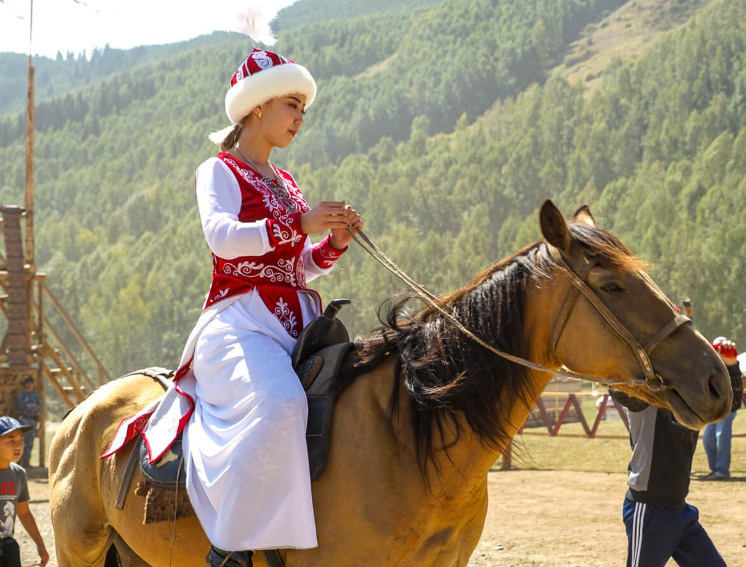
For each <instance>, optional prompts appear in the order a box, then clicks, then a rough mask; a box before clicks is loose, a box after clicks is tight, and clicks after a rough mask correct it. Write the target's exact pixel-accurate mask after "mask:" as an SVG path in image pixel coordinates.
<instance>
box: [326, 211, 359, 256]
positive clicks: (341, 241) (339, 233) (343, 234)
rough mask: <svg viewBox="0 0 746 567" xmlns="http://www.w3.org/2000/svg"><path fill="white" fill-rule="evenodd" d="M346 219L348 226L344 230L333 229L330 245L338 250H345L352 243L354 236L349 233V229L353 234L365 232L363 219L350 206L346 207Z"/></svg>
mask: <svg viewBox="0 0 746 567" xmlns="http://www.w3.org/2000/svg"><path fill="white" fill-rule="evenodd" d="M345 218H346V219H347V226H346V227H345V228H343V229H338V228H335V229H332V235H331V238H330V239H329V244H331V245H332V248H336V249H337V250H344V249H345V248H347V245H348V244H349V243H350V242H351V241H352V236H351V235H350V233H349V232H347V230H348V229H349V230H351V231H353V232H355V231H357V230H363V219H362V217H361V216H360V213H358V212H357V211H356V210H355V209H353V208H352V207H351V206H349V205H347V206H345Z"/></svg>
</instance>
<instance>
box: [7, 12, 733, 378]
mask: <svg viewBox="0 0 746 567" xmlns="http://www.w3.org/2000/svg"><path fill="white" fill-rule="evenodd" d="M361 1H362V0H361ZM632 4H633V3H623V2H613V1H611V0H609V1H608V2H606V1H604V0H600V1H599V0H588V1H584V0H578V1H576V2H572V3H568V2H565V1H564V0H531V1H526V2H520V3H515V2H507V1H499V0H442V1H441V2H439V3H437V4H432V5H431V4H423V5H419V6H411V5H405V6H403V7H396V8H394V7H392V8H391V9H389V10H385V11H380V12H376V11H373V12H370V13H366V14H360V15H357V16H355V17H351V18H339V19H336V20H333V21H328V22H318V21H317V22H313V23H310V24H307V25H303V26H299V27H297V28H294V29H288V30H286V31H285V32H283V35H282V37H281V41H282V46H283V48H286V49H287V51H286V52H285V53H286V54H287V55H289V56H290V57H293V58H295V59H296V60H299V61H302V62H303V63H304V64H306V65H307V66H308V67H309V68H310V69H312V70H313V71H314V73H315V74H316V76H317V77H318V79H319V81H318V82H319V86H320V89H319V97H318V102H316V103H315V104H314V107H313V108H312V109H311V110H310V111H309V113H308V114H307V116H306V124H305V125H304V128H303V130H302V132H301V134H300V136H299V137H298V139H297V140H296V141H295V142H294V143H293V145H292V146H291V147H290V148H289V149H288V150H287V151H282V152H279V151H278V152H276V153H275V154H273V161H274V162H275V163H277V164H278V165H280V166H284V167H286V168H288V169H289V170H291V171H292V172H293V174H294V176H295V177H296V179H297V180H298V181H299V183H300V185H301V187H302V188H303V190H304V192H305V193H306V194H307V196H308V198H309V200H310V201H311V202H317V201H319V200H321V199H330V198H333V199H345V200H347V201H348V202H350V203H352V204H354V205H355V206H356V207H357V208H358V209H359V210H361V211H362V212H363V214H364V215H365V218H366V223H367V225H366V226H367V227H368V230H367V231H368V233H369V234H370V235H371V236H373V237H374V238H375V239H376V240H377V241H378V242H379V244H380V245H381V246H382V248H383V249H384V250H386V252H387V253H388V254H389V255H390V256H391V257H392V258H393V259H394V260H395V261H396V262H397V264H399V265H400V266H402V267H403V268H405V270H406V271H408V272H409V273H411V275H412V276H414V277H415V278H416V279H418V280H419V281H421V282H423V283H424V284H425V285H426V287H428V288H429V289H431V290H432V291H434V292H437V293H441V292H444V291H446V290H449V289H453V288H454V287H457V286H459V285H462V284H463V283H464V282H465V280H466V279H467V278H468V277H469V274H471V273H474V272H475V271H477V270H478V269H480V268H482V267H484V266H485V265H487V264H488V263H490V262H491V261H494V260H495V259H496V258H499V257H504V256H507V255H509V254H511V253H512V252H514V251H515V250H516V249H517V248H519V247H520V246H522V245H523V244H526V243H527V242H529V241H531V240H532V239H534V238H536V237H537V236H538V234H537V230H536V226H537V224H536V210H537V207H538V205H539V203H540V202H541V201H542V200H543V199H544V198H547V197H551V198H553V199H554V200H555V201H556V202H557V203H558V204H559V205H560V207H561V208H562V210H563V211H564V212H565V213H567V214H570V213H571V212H572V211H573V210H575V208H577V206H578V205H580V204H582V203H588V204H590V205H591V206H592V208H593V210H594V213H595V214H596V216H597V218H598V219H599V221H600V222H601V223H602V224H603V225H604V226H607V227H610V228H612V229H614V231H615V232H617V233H618V234H619V235H620V236H621V237H623V239H624V241H625V242H626V243H627V244H628V245H629V246H630V247H631V248H632V249H633V250H634V251H635V252H638V253H639V254H641V255H642V257H643V258H644V259H645V260H648V261H650V262H651V269H652V271H653V274H654V276H655V277H656V279H657V280H658V281H659V282H660V283H661V286H662V287H663V289H664V290H665V291H666V292H667V293H669V294H670V295H671V296H672V297H674V298H680V297H683V296H684V295H691V296H692V297H693V298H694V300H695V305H696V306H698V307H700V308H701V310H699V311H698V315H697V317H698V318H697V324H698V327H699V328H700V329H701V330H702V331H703V332H705V333H706V334H708V335H709V334H713V333H714V334H716V335H717V334H728V335H731V336H734V337H736V338H737V340H740V341H742V342H744V344H746V333H745V332H744V326H743V323H741V321H743V320H745V319H746V304H745V303H746V298H744V297H743V296H742V294H740V291H739V289H740V288H739V287H738V282H740V281H742V280H743V277H744V275H746V273H745V272H746V265H745V264H744V262H743V261H741V259H742V258H746V234H744V231H745V230H746V219H744V218H742V217H743V214H744V212H743V211H744V208H743V206H742V203H743V200H744V199H746V183H744V182H743V173H744V172H745V171H746V168H744V166H743V165H742V162H743V157H742V156H743V155H746V153H745V152H744V151H743V148H744V147H745V146H744V144H746V142H745V141H744V140H746V133H744V126H745V125H746V105H744V104H743V101H742V93H743V92H746V75H744V71H742V69H746V47H745V46H746V34H745V33H744V29H743V24H742V22H743V21H746V14H745V13H744V11H745V10H746V8H744V6H743V2H742V1H741V0H713V1H711V2H709V3H705V2H700V3H697V2H694V0H692V1H691V2H689V1H688V0H682V1H681V2H678V3H677V4H681V5H686V6H688V8H687V9H688V10H690V11H689V12H687V14H691V17H689V20H687V21H686V22H684V23H682V22H681V19H680V18H681V14H677V15H676V17H673V16H672V19H671V22H672V23H671V25H668V24H666V25H663V21H662V20H663V19H664V18H662V17H659V18H658V25H659V27H661V29H668V30H669V31H667V32H660V33H659V34H658V35H657V37H656V39H654V40H648V41H646V42H645V43H644V47H645V49H644V50H643V51H642V52H641V53H640V54H639V55H635V57H634V58H633V60H631V61H630V62H628V63H625V62H624V61H623V60H621V59H620V58H615V59H614V60H613V61H612V62H611V63H610V64H609V65H607V66H606V67H604V69H603V79H602V80H600V81H599V82H598V83H597V84H596V85H595V88H594V91H593V93H592V95H588V94H587V93H586V92H585V91H584V87H583V85H581V84H580V83H577V82H576V83H575V84H573V83H572V82H569V81H568V80H567V79H566V78H565V77H564V76H562V73H561V72H559V71H557V70H555V66H556V64H557V62H558V61H559V60H560V59H562V58H564V57H565V56H566V54H567V53H568V52H569V51H570V49H571V45H572V44H573V42H576V41H577V40H578V38H580V37H581V35H582V34H583V33H584V31H583V30H588V29H589V28H588V25H589V23H590V24H591V25H594V26H595V27H596V30H600V29H606V27H610V26H606V27H604V26H602V24H603V22H604V21H606V20H608V19H609V18H611V19H612V20H613V19H614V15H613V10H612V8H613V7H615V6H619V5H623V6H624V7H626V8H627V9H630V8H631V7H632ZM637 5H640V4H639V3H638V4H637ZM646 5H647V6H649V7H651V8H650V9H652V4H646ZM667 5H672V1H671V0H661V2H660V3H659V4H658V6H660V7H661V9H662V8H663V7H665V6H667ZM654 13H658V12H654ZM448 16H452V17H453V20H452V21H450V20H448ZM444 21H449V25H448V26H444V25H443V22H444ZM594 33H595V32H594ZM585 37H587V36H585ZM595 41H597V43H599V44H602V43H603V42H602V41H601V39H599V38H598V36H597V39H596V40H595ZM246 49H247V47H246V42H245V41H243V40H240V39H226V40H225V41H220V42H215V43H214V44H210V45H205V46H203V47H201V48H199V49H194V50H189V51H185V52H182V53H179V54H178V55H175V56H174V57H171V58H168V59H165V60H158V61H151V62H149V63H147V64H144V65H141V66H138V67H137V68H134V69H128V70H126V71H123V72H120V73H116V74H114V75H112V76H111V77H109V78H108V79H106V80H104V81H101V82H97V83H93V84H91V85H89V86H88V87H86V88H85V89H79V90H76V91H72V92H70V93H68V94H66V95H64V96H61V97H56V98H55V99H53V100H50V101H46V102H44V103H42V104H40V105H39V108H38V113H37V114H38V122H37V125H38V129H39V132H38V133H37V146H36V165H37V168H36V182H37V192H36V196H37V201H36V219H37V224H36V227H37V259H38V264H39V266H40V267H41V268H42V269H44V270H45V271H47V272H48V273H49V274H50V279H49V285H50V287H51V288H52V289H53V290H54V292H55V294H56V295H57V296H58V297H60V298H61V299H62V300H63V304H64V305H65V307H66V309H67V310H68V311H69V312H72V313H76V314H77V317H78V321H79V323H80V326H81V327H82V328H83V330H84V334H85V335H86V337H89V338H90V340H91V341H92V343H93V344H94V347H95V349H96V351H97V353H99V354H100V358H101V359H102V360H104V362H105V364H106V365H107V367H108V368H109V370H110V372H111V373H112V374H118V373H124V372H125V371H128V370H130V369H132V368H135V367H140V366H147V365H152V364H160V365H165V366H168V365H173V364H175V361H176V359H177V358H178V355H179V353H180V352H181V348H182V345H183V342H184V340H185V338H186V334H187V332H188V330H189V328H190V327H191V325H192V323H193V322H194V320H195V319H196V317H197V314H198V312H199V308H200V305H201V302H202V299H203V297H204V293H205V291H206V289H207V284H208V280H209V272H210V259H209V254H208V251H207V249H206V246H205V244H204V241H203V238H202V235H201V233H200V229H199V222H198V220H197V219H198V216H197V211H196V207H195V202H194V195H193V188H192V176H193V172H194V169H195V167H196V165H197V164H198V163H200V162H201V161H202V160H203V159H205V158H206V157H207V156H209V155H212V154H213V152H214V150H215V148H214V146H213V145H211V144H210V143H209V142H208V141H207V140H206V135H207V133H209V132H210V131H213V130H215V129H217V128H220V127H222V126H224V125H225V122H226V120H225V117H224V115H223V110H222V105H223V97H224V93H225V89H226V86H227V81H228V78H229V77H230V75H231V73H232V72H233V71H234V70H235V65H236V62H237V61H240V60H241V59H242V58H243V57H245V54H246ZM602 53H605V52H604V51H601V50H599V53H598V56H599V57H601V54H602ZM630 53H632V52H631V51H630ZM599 61H600V59H599ZM184 69H189V80H188V81H185V80H184V76H185V75H184ZM594 73H595V72H594ZM19 119H20V116H6V117H4V118H0V163H3V165H4V167H3V168H2V169H0V200H1V201H2V202H5V203H18V202H20V200H21V193H22V187H23V155H24V154H23V149H24V148H23V129H22V125H20V126H21V127H19V124H18V120H19ZM739 199H740V200H739ZM692 266H696V267H697V269H696V270H695V269H692ZM314 284H316V282H314ZM318 288H319V289H320V290H321V292H322V293H323V296H324V297H325V299H327V300H328V299H330V298H332V297H335V296H337V297H352V298H354V300H355V301H354V305H353V306H352V307H351V308H349V309H346V310H345V312H344V314H343V318H344V319H345V320H346V321H347V322H348V324H349V326H350V328H351V331H352V333H353V334H354V333H356V332H365V331H366V330H368V329H370V328H372V327H373V326H375V325H376V313H377V311H378V308H379V306H380V305H381V303H382V302H383V300H384V299H385V298H386V297H387V296H388V295H389V294H390V293H391V292H394V291H396V290H398V289H399V283H398V282H395V281H392V278H391V276H389V275H388V274H387V273H386V272H383V271H382V269H381V268H380V267H379V266H378V265H377V264H375V263H374V262H372V261H371V260H370V259H369V258H368V257H366V256H364V255H363V254H362V253H361V252H360V250H357V249H355V248H354V247H353V248H352V249H351V250H350V252H349V253H348V254H347V255H346V256H345V258H344V260H343V261H342V262H341V263H340V266H339V269H337V270H335V274H334V276H333V277H329V278H324V279H323V281H321V282H319V283H318ZM726 306H727V309H726Z"/></svg>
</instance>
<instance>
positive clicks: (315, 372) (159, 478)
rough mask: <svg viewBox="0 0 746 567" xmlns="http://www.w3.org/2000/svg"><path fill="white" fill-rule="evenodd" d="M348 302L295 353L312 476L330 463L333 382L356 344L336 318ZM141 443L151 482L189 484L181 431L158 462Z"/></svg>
mask: <svg viewBox="0 0 746 567" xmlns="http://www.w3.org/2000/svg"><path fill="white" fill-rule="evenodd" d="M348 303H350V300H349V299H335V300H334V301H332V302H331V303H330V304H329V305H328V306H327V308H326V310H325V311H324V314H323V315H321V316H320V317H317V318H316V319H315V320H313V321H312V322H311V323H310V324H309V325H308V326H307V327H306V328H305V329H304V330H303V332H302V333H301V336H300V337H299V338H298V341H297V343H296V345H295V349H294V351H293V354H292V356H291V361H292V363H293V368H294V369H295V372H296V373H297V374H298V378H299V379H300V381H301V384H303V388H304V389H305V390H306V395H307V396H308V425H307V426H306V444H307V446H308V461H309V465H310V470H311V480H316V479H317V478H319V476H321V473H322V472H323V470H324V466H325V465H326V460H327V457H328V455H329V440H330V432H331V426H332V414H333V411H334V394H333V392H331V391H330V386H331V383H332V379H333V378H334V376H336V375H337V373H338V372H339V369H340V367H341V366H342V362H343V361H344V358H345V355H346V354H347V352H348V351H349V349H350V347H351V346H352V343H351V342H350V338H349V335H348V334H347V329H346V328H345V326H344V324H343V323H342V321H340V320H339V319H337V318H336V316H337V313H339V310H340V309H341V308H342V306H344V305H347V304H348ZM171 374H172V373H171ZM148 375H150V374H148ZM138 445H139V447H138V448H137V451H133V454H135V453H138V454H139V463H140V470H141V471H142V474H143V476H144V477H145V478H146V479H147V481H148V482H149V483H150V484H152V485H154V486H160V487H164V488H177V487H179V488H184V487H185V483H186V475H185V474H184V471H183V468H182V467H183V458H184V457H183V452H182V446H181V435H179V437H178V438H177V439H176V441H174V443H173V444H172V445H171V447H170V448H169V450H168V451H166V453H165V454H164V455H163V456H162V457H161V458H160V459H159V460H158V461H156V462H154V463H151V462H149V461H148V452H147V448H146V447H145V444H144V443H142V440H141V438H140V437H138Z"/></svg>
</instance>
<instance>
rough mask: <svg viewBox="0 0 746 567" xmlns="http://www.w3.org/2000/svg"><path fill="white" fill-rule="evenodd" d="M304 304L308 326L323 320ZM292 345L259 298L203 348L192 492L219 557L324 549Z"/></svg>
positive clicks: (198, 364)
mask: <svg viewBox="0 0 746 567" xmlns="http://www.w3.org/2000/svg"><path fill="white" fill-rule="evenodd" d="M306 297H307V296H305V294H301V304H302V306H303V307H304V321H306V322H309V321H311V320H312V319H313V317H314V316H315V315H316V313H315V312H314V311H315V308H314V305H313V303H312V302H311V301H310V300H308V301H304V300H305V299H306ZM306 312H307V313H306ZM306 315H307V317H306ZM294 344H295V340H294V339H293V338H292V337H290V336H289V335H288V334H287V332H286V331H285V330H284V329H283V328H282V325H281V324H280V323H279V321H277V319H276V318H275V317H274V315H272V314H271V313H270V312H269V311H268V310H267V309H266V307H265V306H264V304H263V302H262V300H261V298H259V295H258V294H257V293H256V292H249V293H248V294H246V295H245V296H243V297H241V298H240V299H239V300H237V301H235V302H234V303H232V304H231V305H229V306H228V307H227V308H225V309H223V310H222V311H220V312H219V313H218V314H217V315H215V317H214V318H212V320H211V321H210V322H209V323H208V324H207V325H206V326H205V327H204V329H203V330H202V331H201V333H200V335H199V338H198V339H197V343H196V348H195V354H194V365H193V370H194V374H195V376H196V406H195V408H194V413H193V414H192V416H191V419H190V421H189V423H188V424H187V427H186V429H185V433H184V454H185V466H186V472H187V492H188V494H189V498H190V500H191V502H192V505H193V507H194V510H195V512H196V513H197V517H198V518H199V520H200V523H201V524H202V528H203V529H204V530H205V533H206V534H207V537H208V538H209V540H210V542H211V543H212V544H213V545H215V546H216V547H219V548H221V549H224V550H227V551H242V550H248V549H254V550H256V549H274V548H297V549H303V548H311V547H316V546H317V540H316V526H315V522H314V515H313V502H312V498H311V479H310V473H309V466H308V452H307V448H306V440H305V435H306V420H307V416H308V407H307V401H306V395H305V392H304V391H303V387H302V386H301V384H300V381H299V380H298V377H297V376H296V375H295V372H294V371H293V368H292V366H291V364H290V353H291V352H292V348H293V346H294Z"/></svg>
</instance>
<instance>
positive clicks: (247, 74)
mask: <svg viewBox="0 0 746 567" xmlns="http://www.w3.org/2000/svg"><path fill="white" fill-rule="evenodd" d="M290 93H301V94H304V95H306V108H308V107H310V106H311V104H312V103H313V99H314V98H316V81H314V80H313V77H312V76H311V73H309V72H308V69H306V68H305V67H303V65H298V64H297V63H295V62H294V61H291V60H290V59H288V58H287V57H283V56H282V55H278V54H277V53H273V52H272V51H266V50H260V49H254V51H252V52H251V55H249V56H248V57H247V58H246V60H245V61H244V62H243V63H242V64H241V66H240V67H239V68H238V70H237V71H236V72H235V73H234V74H233V77H231V88H230V89H229V90H228V92H227V93H226V95H225V113H226V114H227V115H228V118H229V119H230V121H231V122H232V123H233V124H237V123H238V122H240V121H241V120H242V119H243V118H244V117H245V116H247V115H248V114H249V113H250V112H251V109H252V108H254V107H255V106H259V105H260V104H264V103H265V102H267V101H268V100H271V99H273V98H276V97H278V96H283V95H287V94H290Z"/></svg>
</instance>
